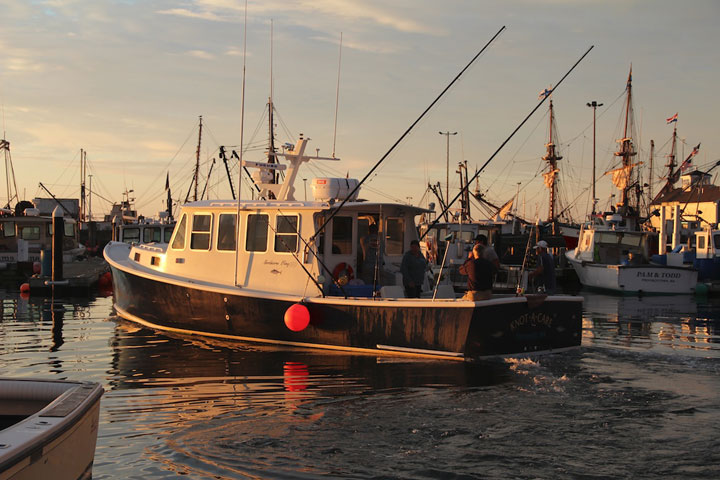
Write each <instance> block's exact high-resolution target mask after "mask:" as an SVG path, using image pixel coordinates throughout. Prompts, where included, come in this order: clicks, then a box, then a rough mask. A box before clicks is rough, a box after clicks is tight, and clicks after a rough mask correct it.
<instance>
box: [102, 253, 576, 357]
mask: <svg viewBox="0 0 720 480" xmlns="http://www.w3.org/2000/svg"><path fill="white" fill-rule="evenodd" d="M113 263H114V262H111V268H112V274H113V288H114V294H115V308H116V311H117V313H118V314H119V315H120V316H121V317H124V318H126V319H128V320H131V321H135V322H138V323H141V324H144V325H146V326H149V327H152V328H157V329H160V330H169V331H176V332H180V333H187V334H200V335H206V336H214V337H220V338H228V339H235V340H240V341H252V342H263V343H275V344H281V345H290V346H298V347H316V348H327V349H337V350H352V351H364V352H368V353H374V354H378V353H389V354H410V355H433V356H439V357H446V358H456V359H472V358H479V357H489V356H512V355H522V354H534V353H544V352H548V351H558V350H564V349H567V348H573V347H578V346H579V345H580V343H581V339H582V298H581V297H572V296H553V297H544V296H529V297H525V296H519V297H516V296H506V297H499V298H495V299H492V300H487V301H481V302H470V301H460V300H438V301H435V302H433V301H431V300H430V299H384V300H373V299H357V298H351V299H345V298H341V297H325V298H320V297H318V298H308V297H305V298H298V297H296V296H295V297H293V296H289V295H283V296H280V295H263V292H257V291H254V292H253V291H246V290H242V289H237V288H236V289H232V288H231V287H221V286H218V287H215V288H209V287H208V286H206V285H204V286H199V285H193V284H192V283H191V282H187V283H185V282H177V281H167V280H166V279H163V278H162V277H160V276H158V278H151V277H149V276H148V275H136V274H134V273H132V272H128V271H125V270H123V269H120V268H118V266H117V264H113ZM300 302H302V303H303V304H304V305H305V306H306V307H307V308H308V311H309V313H310V325H309V326H308V327H307V328H305V329H304V330H302V331H300V332H294V331H291V330H290V329H288V328H287V327H286V326H285V323H284V320H283V319H284V315H285V312H286V311H287V309H288V308H289V307H290V306H292V305H294V304H296V303H300Z"/></svg>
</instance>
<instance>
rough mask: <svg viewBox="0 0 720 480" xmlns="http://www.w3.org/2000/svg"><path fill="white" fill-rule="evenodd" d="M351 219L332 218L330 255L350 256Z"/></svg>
mask: <svg viewBox="0 0 720 480" xmlns="http://www.w3.org/2000/svg"><path fill="white" fill-rule="evenodd" d="M352 226H353V219H352V217H335V218H333V227H332V254H333V255H350V254H352Z"/></svg>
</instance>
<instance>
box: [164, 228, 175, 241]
mask: <svg viewBox="0 0 720 480" xmlns="http://www.w3.org/2000/svg"><path fill="white" fill-rule="evenodd" d="M172 234H173V229H172V228H170V227H165V228H164V229H163V242H164V243H170V239H171V238H172Z"/></svg>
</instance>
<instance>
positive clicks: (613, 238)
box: [574, 215, 649, 265]
mask: <svg viewBox="0 0 720 480" xmlns="http://www.w3.org/2000/svg"><path fill="white" fill-rule="evenodd" d="M618 217H619V215H610V216H608V218H607V219H606V221H605V222H601V223H602V225H586V226H583V228H582V230H581V231H580V237H579V239H578V246H577V248H576V249H575V253H574V257H575V259H576V260H579V261H584V262H593V263H600V264H604V265H621V264H623V263H627V262H629V261H631V260H633V259H634V260H633V262H634V263H647V262H648V260H649V256H648V254H649V251H648V242H647V232H642V231H635V230H628V229H622V228H616V225H617V224H618ZM614 225H615V226H614Z"/></svg>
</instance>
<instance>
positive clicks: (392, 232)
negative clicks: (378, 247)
mask: <svg viewBox="0 0 720 480" xmlns="http://www.w3.org/2000/svg"><path fill="white" fill-rule="evenodd" d="M385 225H387V230H386V231H385V248H386V252H387V254H388V255H402V254H403V247H404V246H405V219H404V218H402V217H396V218H388V219H387V222H386V224H385Z"/></svg>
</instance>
